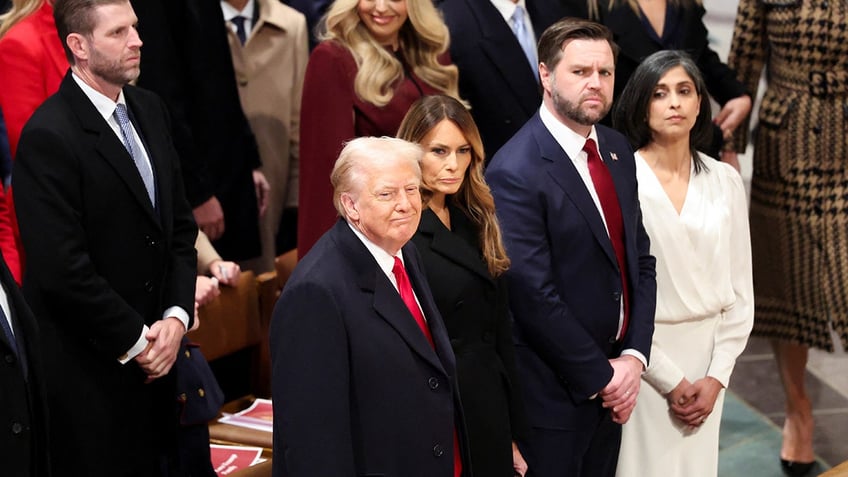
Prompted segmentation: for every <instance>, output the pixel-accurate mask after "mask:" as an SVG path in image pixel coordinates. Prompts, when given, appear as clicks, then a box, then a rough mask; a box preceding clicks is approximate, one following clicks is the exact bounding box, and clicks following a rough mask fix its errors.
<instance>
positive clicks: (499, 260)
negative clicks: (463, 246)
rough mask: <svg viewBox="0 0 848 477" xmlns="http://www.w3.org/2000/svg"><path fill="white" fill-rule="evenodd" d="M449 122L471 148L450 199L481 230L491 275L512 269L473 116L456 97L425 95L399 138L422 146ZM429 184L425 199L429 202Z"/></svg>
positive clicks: (413, 109)
mask: <svg viewBox="0 0 848 477" xmlns="http://www.w3.org/2000/svg"><path fill="white" fill-rule="evenodd" d="M445 120H447V121H450V122H452V123H454V124H455V125H456V127H458V128H459V130H460V131H462V135H463V136H465V140H466V141H468V144H469V145H470V146H471V164H469V165H468V169H467V170H466V171H465V177H464V178H463V180H462V185H460V187H459V190H458V191H457V192H456V194H453V195H452V196H451V197H450V200H451V203H453V204H454V205H455V206H456V207H458V208H459V209H460V210H462V211H463V212H464V213H465V215H466V216H467V217H468V218H470V219H471V221H472V222H474V224H475V225H477V227H478V228H479V230H480V238H479V241H480V249H481V251H482V252H483V259H484V260H485V261H486V264H487V266H488V268H489V273H491V274H492V276H499V275H501V274H502V273H503V272H505V271H506V270H507V269H508V268H509V257H507V255H506V249H505V248H504V245H503V240H502V239H501V228H500V226H499V225H498V219H497V217H496V216H495V199H494V198H493V197H492V192H491V191H490V190H489V186H488V185H487V184H486V181H485V180H484V179H483V159H484V158H485V155H484V153H483V141H482V140H481V139H480V131H479V130H478V129H477V125H476V124H475V123H474V119H473V118H472V117H471V113H469V112H468V109H466V108H465V106H463V104H462V103H460V102H459V101H457V100H456V99H455V98H452V97H450V96H445V95H441V94H440V95H434V96H424V97H423V98H421V99H419V100H418V101H416V102H415V103H414V104H413V105H412V106H411V107H410V108H409V111H408V112H407V113H406V116H405V117H404V118H403V122H401V124H400V129H399V130H398V134H397V136H398V137H399V138H401V139H405V140H407V141H409V142H414V143H418V144H420V143H421V141H422V140H423V139H424V136H426V135H427V133H429V132H430V131H431V130H432V129H433V128H434V127H436V125H437V124H439V123H441V122H442V121H445ZM427 192H428V191H427V190H426V185H423V187H422V198H423V199H424V200H425V204H426V201H427V200H428V198H429V197H428V196H429V194H428V193H427Z"/></svg>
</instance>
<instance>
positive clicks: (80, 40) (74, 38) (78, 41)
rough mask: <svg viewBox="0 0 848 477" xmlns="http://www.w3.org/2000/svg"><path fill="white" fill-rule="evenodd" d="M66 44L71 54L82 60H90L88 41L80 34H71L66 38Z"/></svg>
mask: <svg viewBox="0 0 848 477" xmlns="http://www.w3.org/2000/svg"><path fill="white" fill-rule="evenodd" d="M65 43H66V44H67V45H68V49H70V50H71V53H72V54H73V55H74V56H75V57H76V58H79V59H81V60H88V49H89V45H88V40H87V39H86V38H85V37H84V36H82V35H80V34H79V33H69V34H68V36H67V38H65Z"/></svg>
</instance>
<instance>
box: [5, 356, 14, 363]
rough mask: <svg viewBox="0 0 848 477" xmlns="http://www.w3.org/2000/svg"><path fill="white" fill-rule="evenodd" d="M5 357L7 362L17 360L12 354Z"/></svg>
mask: <svg viewBox="0 0 848 477" xmlns="http://www.w3.org/2000/svg"><path fill="white" fill-rule="evenodd" d="M5 359H6V362H7V363H9V364H14V362H15V356H14V355H11V354H7V355H6V358H5Z"/></svg>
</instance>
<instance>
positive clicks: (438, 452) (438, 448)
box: [433, 444, 445, 457]
mask: <svg viewBox="0 0 848 477" xmlns="http://www.w3.org/2000/svg"><path fill="white" fill-rule="evenodd" d="M433 455H434V456H436V457H441V456H443V455H445V450H444V449H442V446H440V445H439V444H436V445H434V446H433Z"/></svg>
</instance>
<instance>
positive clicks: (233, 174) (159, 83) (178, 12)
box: [131, 0, 268, 261]
mask: <svg viewBox="0 0 848 477" xmlns="http://www.w3.org/2000/svg"><path fill="white" fill-rule="evenodd" d="M131 3H132V5H133V9H134V10H135V12H136V14H137V15H138V18H139V26H138V30H139V34H140V35H141V36H142V37H144V38H145V47H144V49H145V55H144V56H143V57H142V60H141V62H142V63H141V69H142V73H141V75H140V76H139V78H138V86H140V87H142V88H145V89H149V90H151V91H153V92H155V93H156V94H158V95H160V96H161V97H162V98H163V99H164V100H165V102H166V104H167V105H168V108H169V113H171V115H172V117H173V126H174V135H173V138H174V145H175V146H176V148H177V151H178V152H179V155H180V161H181V162H180V165H181V169H182V174H183V183H184V184H185V191H186V197H187V198H188V201H189V204H190V205H191V207H192V209H193V213H194V218H195V220H196V221H197V224H198V226H199V227H200V229H201V230H203V231H204V232H205V233H206V235H207V236H208V237H209V239H210V240H212V242H213V244H214V246H215V249H216V250H218V252H220V253H221V255H223V256H225V257H227V258H228V259H229V260H237V261H241V260H246V259H250V258H254V257H257V256H259V254H260V252H261V250H260V241H259V215H260V213H261V212H262V210H263V207H264V206H265V204H266V201H267V196H268V194H267V188H268V183H267V181H266V180H265V177H264V176H263V175H262V172H260V170H259V167H260V166H261V164H260V161H259V150H258V148H257V146H256V139H255V138H254V136H253V133H252V132H251V130H250V125H249V124H248V122H247V119H246V118H245V116H244V112H243V111H242V109H241V102H240V100H239V96H238V87H237V85H236V75H235V70H234V68H233V62H232V57H231V56H230V48H229V45H228V44H227V34H226V30H225V28H224V26H223V25H224V17H223V14H222V13H221V7H220V3H219V2H214V1H195V0H131Z"/></svg>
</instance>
